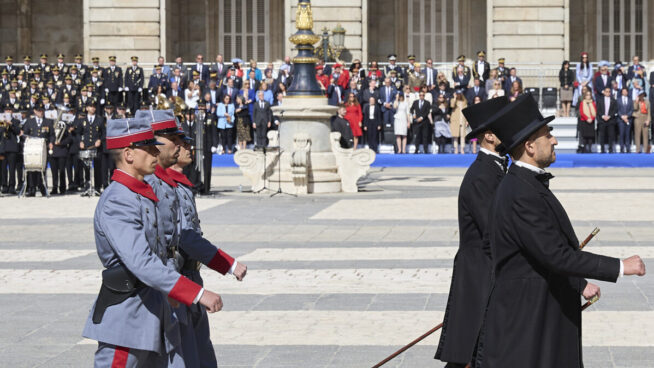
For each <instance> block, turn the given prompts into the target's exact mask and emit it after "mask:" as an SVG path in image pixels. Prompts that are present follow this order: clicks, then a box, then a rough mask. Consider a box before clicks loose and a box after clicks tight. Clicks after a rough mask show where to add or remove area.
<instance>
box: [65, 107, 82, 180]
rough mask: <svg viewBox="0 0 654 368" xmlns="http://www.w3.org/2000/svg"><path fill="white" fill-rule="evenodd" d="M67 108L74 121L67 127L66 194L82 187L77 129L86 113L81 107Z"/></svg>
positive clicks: (79, 138)
mask: <svg viewBox="0 0 654 368" xmlns="http://www.w3.org/2000/svg"><path fill="white" fill-rule="evenodd" d="M64 106H65V105H64ZM69 108H70V111H69V112H70V113H71V114H74V115H75V120H74V121H73V122H72V123H71V124H69V125H68V133H69V134H70V137H71V143H70V147H69V148H68V157H67V158H66V175H67V176H68V192H76V191H77V190H78V189H79V188H80V187H81V186H82V176H83V175H82V172H83V170H84V168H83V166H84V165H83V164H82V162H81V161H80V160H79V144H80V141H81V137H80V136H81V129H80V128H79V127H81V124H82V123H81V120H82V119H84V117H85V116H86V112H85V107H83V106H82V107H80V108H75V107H73V106H69Z"/></svg>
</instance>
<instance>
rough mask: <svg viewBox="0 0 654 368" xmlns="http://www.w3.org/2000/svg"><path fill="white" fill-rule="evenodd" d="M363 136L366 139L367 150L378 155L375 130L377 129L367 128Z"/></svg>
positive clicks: (377, 136)
mask: <svg viewBox="0 0 654 368" xmlns="http://www.w3.org/2000/svg"><path fill="white" fill-rule="evenodd" d="M365 136H366V138H367V139H368V148H370V149H371V150H373V151H375V153H378V152H379V130H377V127H368V129H366V134H365Z"/></svg>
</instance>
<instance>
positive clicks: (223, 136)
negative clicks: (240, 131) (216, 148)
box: [205, 128, 234, 160]
mask: <svg viewBox="0 0 654 368" xmlns="http://www.w3.org/2000/svg"><path fill="white" fill-rule="evenodd" d="M220 144H222V145H223V150H225V152H227V151H231V150H232V146H233V145H234V129H232V128H225V129H220ZM205 160H206V155H205Z"/></svg>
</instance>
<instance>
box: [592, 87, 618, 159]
mask: <svg viewBox="0 0 654 368" xmlns="http://www.w3.org/2000/svg"><path fill="white" fill-rule="evenodd" d="M596 102H597V132H598V135H599V144H600V147H601V152H602V153H605V152H606V151H605V150H604V144H605V143H606V144H608V145H609V153H613V148H614V146H615V123H616V122H615V118H616V117H617V115H618V104H617V102H616V101H615V100H614V99H613V97H611V88H610V87H605V88H604V90H603V91H602V96H600V97H599V98H598V99H597V101H596Z"/></svg>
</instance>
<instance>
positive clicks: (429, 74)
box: [422, 59, 438, 91]
mask: <svg viewBox="0 0 654 368" xmlns="http://www.w3.org/2000/svg"><path fill="white" fill-rule="evenodd" d="M425 64H426V65H425V68H424V69H423V70H422V74H423V75H424V76H425V85H426V86H427V90H428V91H432V90H433V89H435V88H436V86H437V85H438V81H437V80H436V77H437V76H438V69H436V68H434V61H433V60H432V59H427V61H426V63H425Z"/></svg>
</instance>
